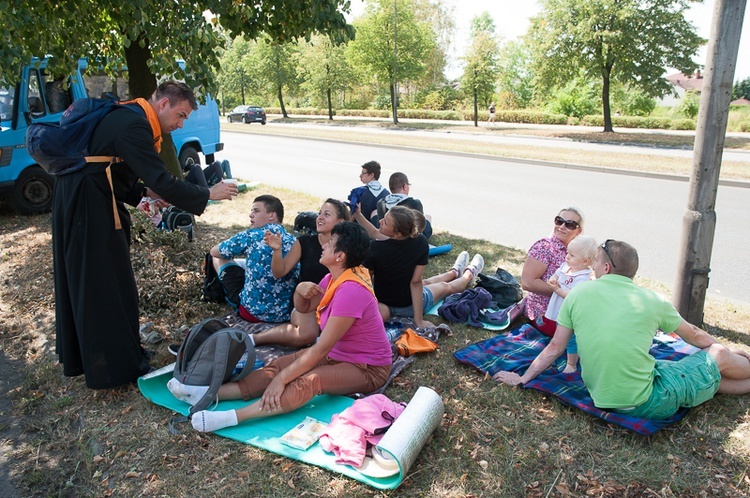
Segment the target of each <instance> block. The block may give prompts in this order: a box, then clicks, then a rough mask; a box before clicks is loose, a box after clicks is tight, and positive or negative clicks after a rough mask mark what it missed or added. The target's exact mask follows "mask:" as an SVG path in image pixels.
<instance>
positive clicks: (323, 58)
mask: <svg viewBox="0 0 750 498" xmlns="http://www.w3.org/2000/svg"><path fill="white" fill-rule="evenodd" d="M298 69H299V74H300V76H301V77H302V79H303V80H304V82H303V83H302V89H303V90H304V91H306V92H307V94H308V95H309V96H310V97H311V98H312V99H313V101H314V102H316V103H319V104H320V105H321V106H323V105H325V106H326V107H328V106H329V104H330V106H331V107H333V103H332V102H328V94H329V92H330V93H336V92H342V91H344V90H348V89H350V88H352V85H353V83H354V82H355V78H356V72H355V71H354V70H353V68H352V67H351V66H350V65H349V63H348V61H347V60H346V45H335V44H334V43H333V42H332V41H331V40H330V38H328V37H324V36H316V37H314V38H312V39H311V40H310V42H308V43H306V44H304V45H302V46H301V50H300V55H299V68H298ZM327 113H328V111H326V114H327Z"/></svg>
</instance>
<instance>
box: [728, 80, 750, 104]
mask: <svg viewBox="0 0 750 498" xmlns="http://www.w3.org/2000/svg"><path fill="white" fill-rule="evenodd" d="M743 97H744V98H746V99H748V100H750V78H745V79H744V80H742V81H738V82H736V83H735V84H734V86H732V100H737V99H740V98H743Z"/></svg>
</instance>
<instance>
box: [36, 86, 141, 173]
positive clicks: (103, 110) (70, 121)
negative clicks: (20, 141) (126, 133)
mask: <svg viewBox="0 0 750 498" xmlns="http://www.w3.org/2000/svg"><path fill="white" fill-rule="evenodd" d="M117 105H119V104H118V103H117V102H115V101H113V100H110V99H79V100H76V101H74V102H73V103H72V104H71V105H70V107H68V108H67V109H66V110H65V112H64V113H63V115H62V118H60V124H56V123H34V124H32V125H30V126H29V128H28V130H27V131H26V150H27V151H28V153H29V155H30V156H31V157H33V158H34V160H35V161H36V162H37V163H39V165H40V166H42V168H44V170H45V171H46V172H47V173H49V174H50V175H52V176H58V175H66V174H69V173H74V172H76V171H79V170H81V169H83V168H84V167H85V166H86V163H88V162H110V163H112V162H116V161H117V158H116V157H114V156H91V155H90V154H89V142H90V141H91V135H92V134H93V132H94V129H95V128H96V127H97V126H98V125H99V122H100V121H101V120H102V118H104V116H106V115H107V114H109V113H110V112H112V111H113V110H114V109H115V107H116V106H117ZM126 107H129V106H126Z"/></svg>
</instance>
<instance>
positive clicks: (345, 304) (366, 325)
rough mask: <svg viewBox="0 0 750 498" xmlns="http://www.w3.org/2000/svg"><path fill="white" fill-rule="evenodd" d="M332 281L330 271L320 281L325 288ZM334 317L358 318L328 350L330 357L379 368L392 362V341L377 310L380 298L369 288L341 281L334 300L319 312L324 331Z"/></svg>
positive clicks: (321, 326) (321, 327)
mask: <svg viewBox="0 0 750 498" xmlns="http://www.w3.org/2000/svg"><path fill="white" fill-rule="evenodd" d="M330 281H331V274H330V273H329V274H328V275H326V276H325V277H323V280H321V281H320V286H321V287H323V288H324V289H325V288H327V287H328V282H330ZM332 316H340V317H349V318H354V319H355V320H354V323H353V324H352V326H351V327H349V330H347V331H346V333H344V335H343V336H342V337H341V339H339V340H338V342H337V343H336V344H335V345H334V346H333V348H332V349H331V351H330V352H329V353H328V356H329V357H330V358H331V359H334V360H337V361H346V362H348V363H365V364H367V365H372V366H376V367H378V366H383V365H390V364H391V344H390V342H388V336H387V335H386V334H385V327H384V326H383V318H382V317H381V316H380V312H379V311H378V301H377V300H376V299H375V296H373V295H372V293H371V292H370V291H369V290H367V289H366V288H365V287H363V286H362V285H360V284H358V283H357V282H344V283H343V284H341V285H340V286H339V288H338V289H336V293H335V294H334V295H333V299H332V300H331V302H330V303H329V304H328V306H327V307H326V308H325V309H324V310H323V311H322V312H321V313H320V329H321V330H323V329H325V327H326V323H328V319H329V318H330V317H332Z"/></svg>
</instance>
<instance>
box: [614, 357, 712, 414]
mask: <svg viewBox="0 0 750 498" xmlns="http://www.w3.org/2000/svg"><path fill="white" fill-rule="evenodd" d="M720 381H721V374H720V373H719V366H718V365H717V364H716V360H715V359H714V357H713V356H711V355H710V354H708V353H707V352H705V351H699V352H697V353H695V354H693V355H690V356H687V357H685V358H683V359H681V360H679V361H667V360H656V366H655V371H654V390H653V391H652V392H651V396H649V398H648V400H646V402H644V403H642V404H641V405H639V406H636V407H635V408H633V409H630V410H616V411H618V412H619V413H622V414H623V415H629V416H631V417H640V418H653V419H663V418H668V417H671V416H672V415H674V414H675V413H677V410H679V409H680V408H681V407H683V406H684V407H692V406H698V405H700V404H701V403H703V402H705V401H708V400H709V399H711V398H713V397H714V394H716V391H718V390H719V382H720Z"/></svg>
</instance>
